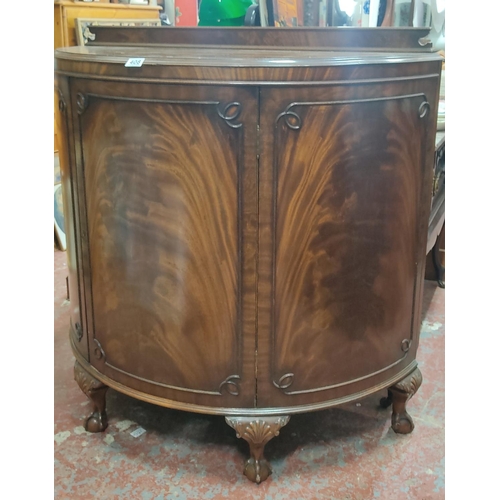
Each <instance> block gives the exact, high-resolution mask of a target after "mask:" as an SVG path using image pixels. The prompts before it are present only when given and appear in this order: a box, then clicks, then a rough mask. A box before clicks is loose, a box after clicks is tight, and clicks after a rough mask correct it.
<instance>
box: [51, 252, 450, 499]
mask: <svg viewBox="0 0 500 500" xmlns="http://www.w3.org/2000/svg"><path fill="white" fill-rule="evenodd" d="M54 268H55V285H54V286H55V297H54V313H55V314H54V317H55V328H54V333H55V344H54V348H55V357H54V359H55V367H54V368H55V377H54V382H55V394H54V404H55V412H54V414H55V426H54V434H55V435H54V441H55V443H54V447H55V450H54V459H55V486H54V487H55V498H57V499H71V500H78V499H85V500H88V499H91V498H99V499H101V500H112V499H131V500H135V499H138V500H167V499H168V500H170V499H175V500H191V499H212V500H218V499H229V500H232V499H238V500H244V499H276V500H282V499H286V500H299V499H328V500H369V499H380V500H406V499H414V500H431V499H432V500H434V499H444V498H445V495H444V455H445V451H444V449H445V447H444V435H445V430H444V399H445V392H444V296H445V292H444V290H442V289H440V288H437V287H436V285H435V283H433V282H430V281H426V284H425V295H424V318H423V324H422V333H421V341H420V347H419V355H418V359H419V367H420V369H421V371H422V374H423V376H424V382H423V384H422V387H421V388H420V390H419V392H418V393H417V395H416V396H415V397H414V398H413V399H412V400H411V401H410V403H409V404H408V410H409V413H410V414H411V415H412V417H413V420H414V422H415V430H414V431H413V433H412V434H410V435H406V436H403V435H397V434H395V433H394V432H393V431H392V429H391V428H390V410H382V409H380V408H379V407H378V400H379V399H380V397H381V396H382V395H384V393H379V394H376V395H373V396H371V397H369V398H366V399H365V400H363V401H361V402H358V403H351V404H347V405H343V406H341V407H337V408H334V409H331V410H325V411H321V412H316V413H309V414H303V415H296V416H292V418H291V419H290V423H289V424H288V425H287V426H286V427H284V428H283V429H282V431H281V433H280V436H279V437H277V438H275V439H272V440H271V441H270V442H269V444H268V445H267V446H266V456H267V458H268V459H269V461H270V462H271V464H272V466H273V470H274V472H273V475H272V476H271V477H270V478H269V479H268V480H267V481H265V482H264V483H262V484H261V485H256V484H253V483H251V482H249V481H248V480H247V479H246V478H245V477H244V476H243V475H242V470H243V463H244V460H245V459H246V458H247V456H248V455H247V453H248V451H247V450H248V448H247V444H246V442H244V441H243V440H242V439H237V438H236V435H235V432H234V431H233V430H232V429H231V428H229V426H227V425H226V423H225V422H224V418H223V417H218V416H207V415H197V414H190V413H185V412H180V411H175V410H169V409H166V408H161V407H158V406H154V405H151V404H148V403H143V402H141V401H137V400H135V399H132V398H130V397H127V396H124V395H122V394H120V393H117V392H116V391H114V390H111V389H110V390H109V391H108V395H107V409H108V418H109V427H108V429H107V430H106V431H105V432H104V433H100V434H90V433H87V432H85V430H84V429H83V427H82V422H83V419H84V418H85V417H86V416H87V415H88V414H89V413H90V409H91V406H90V403H89V402H88V400H87V398H86V397H85V395H84V394H83V393H82V392H81V391H80V389H79V388H78V386H77V385H76V382H74V381H73V363H74V358H73V356H72V353H71V349H70V346H69V340H68V324H69V319H68V313H69V306H68V303H67V302H66V301H65V299H66V282H65V279H66V275H67V273H66V254H65V253H64V252H60V251H57V250H56V251H55V252H54ZM141 427H142V428H143V429H145V430H146V432H145V433H144V434H142V435H141V436H139V437H133V436H132V435H131V432H133V431H135V430H136V429H138V428H141Z"/></svg>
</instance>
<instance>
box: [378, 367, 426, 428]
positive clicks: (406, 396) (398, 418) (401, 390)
mask: <svg viewBox="0 0 500 500" xmlns="http://www.w3.org/2000/svg"><path fill="white" fill-rule="evenodd" d="M421 384H422V373H420V370H419V369H418V368H416V369H415V370H414V371H413V372H411V373H410V374H409V375H408V376H407V377H406V378H404V379H403V380H401V381H400V382H398V383H397V384H395V385H393V386H391V387H389V393H388V396H387V397H386V398H382V399H381V400H380V405H381V406H382V407H383V408H388V407H389V406H390V405H391V404H392V418H391V422H392V430H393V431H394V432H397V433H398V434H409V433H410V432H411V431H413V429H414V428H415V425H414V423H413V420H412V418H411V417H410V415H409V414H408V412H407V411H406V403H407V402H408V401H409V400H410V398H411V397H412V396H413V395H414V394H415V393H416V392H417V391H418V389H419V387H420V385H421Z"/></svg>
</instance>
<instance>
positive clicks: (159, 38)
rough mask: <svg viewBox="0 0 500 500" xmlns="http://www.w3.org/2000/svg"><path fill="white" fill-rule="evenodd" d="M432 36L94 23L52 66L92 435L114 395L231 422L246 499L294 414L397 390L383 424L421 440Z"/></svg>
mask: <svg viewBox="0 0 500 500" xmlns="http://www.w3.org/2000/svg"><path fill="white" fill-rule="evenodd" d="M427 31H428V30H425V29H423V30H422V29H390V30H385V29H376V30H363V29H348V30H347V29H338V30H337V29H326V30H321V29H319V30H308V29H299V30H293V29H287V30H276V29H272V28H271V29H266V28H246V29H239V28H224V29H221V28H217V29H212V28H195V29H189V28H172V29H170V28H169V29H165V28H99V27H96V28H95V30H94V34H95V35H96V40H95V42H92V44H89V45H88V46H86V47H85V48H82V47H72V48H67V49H61V50H58V51H57V52H56V60H57V75H58V85H59V90H60V105H59V109H60V113H61V116H62V118H63V121H64V123H65V127H64V130H65V132H66V137H67V141H65V144H66V147H65V149H64V152H63V154H62V156H61V167H62V176H63V187H64V193H65V203H64V205H65V207H66V210H67V213H66V220H67V221H68V230H67V245H68V254H69V258H70V261H71V265H69V266H68V267H69V278H70V299H71V311H72V313H71V325H70V339H71V343H72V347H73V351H74V354H75V357H76V364H75V378H76V380H77V382H78V383H79V385H80V387H81V388H82V390H83V391H84V392H85V393H86V394H87V396H88V397H89V398H90V399H91V400H92V402H93V404H94V411H93V414H92V415H91V416H90V417H89V419H88V420H87V422H86V424H85V425H86V428H87V430H89V431H92V432H97V431H102V430H104V429H105V428H106V425H107V416H106V410H105V393H106V390H107V388H108V387H112V388H114V389H116V390H119V391H122V392H123V393H125V394H128V395H130V396H133V397H135V398H139V399H142V400H145V401H148V402H152V403H155V404H159V405H164V406H168V407H172V408H177V409H180V410H188V411H195V412H202V413H213V414H219V415H225V416H226V421H227V423H228V424H229V425H231V426H232V427H234V428H235V429H236V432H237V435H238V436H239V437H242V438H244V439H245V440H247V441H248V442H249V445H250V455H251V457H250V459H249V460H248V461H247V463H246V466H245V474H246V475H247V477H248V478H249V479H251V480H252V481H255V482H260V481H263V480H265V479H266V478H267V477H268V475H269V474H270V472H271V469H270V466H269V464H268V462H267V461H266V460H265V458H264V456H263V450H264V446H265V444H266V443H267V442H268V441H269V440H270V439H271V438H272V437H273V436H276V435H278V433H279V429H280V428H281V427H282V426H283V425H286V423H287V422H288V420H289V418H290V415H292V414H295V413H300V412H306V411H313V410H320V409H323V408H328V407H331V406H334V405H338V404H341V403H345V402H347V401H352V400H356V399H359V398H362V397H364V396H367V395H369V394H372V393H374V392H376V391H379V390H381V389H383V388H388V389H389V392H388V397H387V398H384V400H383V401H382V405H383V406H389V405H391V404H392V405H393V413H392V428H393V429H394V431H395V432H399V433H409V432H411V431H412V430H413V422H412V419H411V417H410V416H409V415H408V413H407V412H406V402H407V400H408V399H409V398H410V397H412V396H413V394H414V393H415V392H416V391H417V390H418V388H419V386H420V384H421V381H422V377H421V374H420V371H419V370H418V368H417V362H416V353H417V347H418V339H419V331H420V313H421V304H422V286H423V278H424V268H425V255H426V243H427V230H428V221H429V215H430V213H429V211H430V207H431V184H432V176H433V168H432V167H433V158H434V153H435V148H434V142H435V141H434V138H435V136H436V116H437V105H438V98H439V79H440V72H441V57H440V56H439V55H437V54H435V53H434V52H432V50H431V48H430V47H429V46H427V45H424V46H422V44H421V43H419V40H421V39H422V38H423V37H424V36H425V34H426V32H427ZM113 40H114V42H113ZM103 41H107V42H108V43H110V44H111V45H107V46H99V43H103ZM125 42H126V43H127V46H120V45H119V44H120V43H125ZM145 42H146V45H144V43H145ZM113 43H114V44H115V45H117V46H113ZM209 44H210V45H209ZM294 47H295V48H294ZM332 47H334V48H332ZM335 47H342V49H338V48H337V49H335ZM395 47H397V49H395ZM405 49H406V50H405ZM135 57H143V58H145V60H144V63H143V65H142V66H141V67H140V68H130V67H125V63H126V62H127V60H128V59H129V58H135Z"/></svg>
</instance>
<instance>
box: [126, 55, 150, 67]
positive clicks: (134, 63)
mask: <svg viewBox="0 0 500 500" xmlns="http://www.w3.org/2000/svg"><path fill="white" fill-rule="evenodd" d="M145 59H146V58H145V57H131V58H130V59H129V60H128V61H127V62H126V63H125V67H126V68H140V67H141V66H142V63H143V62H144V60H145Z"/></svg>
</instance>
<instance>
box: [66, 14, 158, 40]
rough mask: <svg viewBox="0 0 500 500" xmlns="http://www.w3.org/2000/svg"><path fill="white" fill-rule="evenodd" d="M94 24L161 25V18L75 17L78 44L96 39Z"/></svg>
mask: <svg viewBox="0 0 500 500" xmlns="http://www.w3.org/2000/svg"><path fill="white" fill-rule="evenodd" d="M92 26H161V20H160V19H95V18H94V19H83V18H81V17H78V18H76V19H75V29H76V41H77V43H78V45H86V44H87V43H88V42H89V41H92V40H94V38H95V35H94V34H93V33H92V31H91V29H90V28H92Z"/></svg>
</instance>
